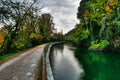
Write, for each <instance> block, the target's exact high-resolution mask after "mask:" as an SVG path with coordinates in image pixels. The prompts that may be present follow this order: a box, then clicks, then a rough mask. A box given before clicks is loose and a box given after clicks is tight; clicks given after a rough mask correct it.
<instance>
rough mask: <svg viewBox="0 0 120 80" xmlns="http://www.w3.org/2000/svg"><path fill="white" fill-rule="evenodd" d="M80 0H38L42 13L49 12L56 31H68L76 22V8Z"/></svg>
mask: <svg viewBox="0 0 120 80" xmlns="http://www.w3.org/2000/svg"><path fill="white" fill-rule="evenodd" d="M79 2H80V0H40V3H41V4H42V5H43V6H44V7H43V9H42V11H41V12H42V13H50V14H51V15H52V16H53V18H54V23H55V28H57V30H58V31H61V30H63V32H64V33H66V32H68V31H69V30H71V29H72V28H74V25H75V24H76V23H78V22H79V21H78V20H77V18H76V17H77V15H76V13H77V8H78V5H79Z"/></svg>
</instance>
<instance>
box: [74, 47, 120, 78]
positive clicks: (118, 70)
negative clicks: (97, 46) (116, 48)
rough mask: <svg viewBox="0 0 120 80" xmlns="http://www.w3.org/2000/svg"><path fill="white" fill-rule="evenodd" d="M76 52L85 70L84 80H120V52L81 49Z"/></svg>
mask: <svg viewBox="0 0 120 80" xmlns="http://www.w3.org/2000/svg"><path fill="white" fill-rule="evenodd" d="M75 53H76V55H75V56H76V58H77V59H78V60H79V61H80V62H81V64H82V65H83V68H84V71H85V76H84V78H83V80H120V54H119V53H118V54H117V53H113V52H111V53H110V52H109V53H103V52H95V51H92V52H91V51H81V50H79V49H77V50H76V52H75ZM81 55H82V56H81Z"/></svg>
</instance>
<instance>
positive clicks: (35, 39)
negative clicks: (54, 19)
mask: <svg viewBox="0 0 120 80" xmlns="http://www.w3.org/2000/svg"><path fill="white" fill-rule="evenodd" d="M30 40H31V43H32V45H33V46H34V45H37V44H40V43H42V40H43V36H42V35H40V34H35V33H31V34H30Z"/></svg>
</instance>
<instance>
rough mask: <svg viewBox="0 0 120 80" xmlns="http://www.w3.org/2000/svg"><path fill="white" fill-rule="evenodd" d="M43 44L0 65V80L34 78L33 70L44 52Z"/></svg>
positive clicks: (33, 79) (26, 79) (31, 79)
mask: <svg viewBox="0 0 120 80" xmlns="http://www.w3.org/2000/svg"><path fill="white" fill-rule="evenodd" d="M44 46H45V44H44V45H40V46H38V47H35V48H33V49H31V50H29V51H26V52H24V53H22V54H21V55H20V56H18V57H16V58H14V59H12V60H10V61H8V62H6V63H4V64H2V65H0V80H35V71H36V68H37V64H38V62H39V59H40V58H41V57H42V54H43V53H44Z"/></svg>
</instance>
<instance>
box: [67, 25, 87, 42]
mask: <svg viewBox="0 0 120 80" xmlns="http://www.w3.org/2000/svg"><path fill="white" fill-rule="evenodd" d="M88 36H89V30H88V29H83V28H82V27H81V26H80V25H77V26H76V29H75V32H74V33H73V34H70V35H69V36H68V40H70V41H74V42H76V43H79V42H81V41H82V40H83V39H86V38H88Z"/></svg>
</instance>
